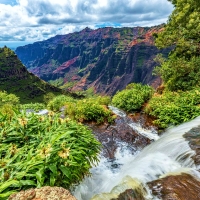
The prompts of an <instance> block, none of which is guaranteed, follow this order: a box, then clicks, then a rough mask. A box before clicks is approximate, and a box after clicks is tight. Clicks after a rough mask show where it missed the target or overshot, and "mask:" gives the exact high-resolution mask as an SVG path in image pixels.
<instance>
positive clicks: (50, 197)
mask: <svg viewBox="0 0 200 200" xmlns="http://www.w3.org/2000/svg"><path fill="white" fill-rule="evenodd" d="M19 199H20V200H58V199H62V200H76V198H75V197H74V196H72V195H71V194H70V192H69V191H68V190H65V189H64V188H61V187H49V186H45V187H42V188H40V189H29V190H25V191H21V192H19V193H16V194H13V195H11V196H10V197H9V198H8V200H19Z"/></svg>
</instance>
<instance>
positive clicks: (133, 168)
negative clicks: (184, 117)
mask: <svg viewBox="0 0 200 200" xmlns="http://www.w3.org/2000/svg"><path fill="white" fill-rule="evenodd" d="M111 109H112V110H113V111H114V112H115V113H116V114H118V115H120V116H121V117H123V118H126V114H125V113H124V112H122V111H120V110H118V109H116V108H113V107H111ZM127 123H128V124H129V125H130V124H131V125H130V126H131V127H132V128H133V129H134V130H136V131H137V132H139V133H140V134H142V135H143V136H146V137H149V138H150V139H153V140H155V142H153V143H151V144H150V145H149V146H147V147H145V148H144V149H143V150H141V151H140V152H135V153H134V154H133V153H132V152H131V151H130V150H129V149H128V148H127V146H126V144H125V143H121V144H120V146H119V148H118V150H117V152H116V154H115V158H116V159H115V160H112V161H111V160H108V159H106V158H104V157H103V156H101V157H100V163H99V164H98V166H96V167H93V168H92V169H91V173H92V176H91V177H87V178H86V179H85V180H84V181H83V182H82V183H81V184H80V185H78V186H77V187H76V188H75V190H74V195H75V197H76V198H77V199H78V200H89V199H92V200H101V199H103V200H110V199H112V198H116V197H117V196H118V195H119V194H120V193H122V192H123V191H125V190H126V189H130V188H132V189H134V190H137V191H138V192H139V193H141V194H142V195H143V197H144V199H146V200H150V199H153V200H155V199H156V198H155V197H153V196H152V195H151V193H150V191H149V189H148V187H147V186H146V183H147V182H150V181H153V180H156V179H158V178H160V177H162V176H165V175H166V174H170V173H172V174H173V173H175V174H177V173H180V172H182V171H184V172H190V171H192V170H194V169H196V166H195V164H194V162H193V160H192V158H191V157H192V156H193V155H194V151H193V150H191V149H190V147H189V145H188V143H187V141H185V139H184V138H183V137H182V136H183V134H184V133H185V132H187V131H189V130H190V129H191V128H193V127H196V126H198V125H199V124H200V117H198V118H196V119H194V120H192V121H190V122H187V123H184V124H182V125H180V126H177V127H174V128H171V129H169V130H167V131H166V132H165V133H164V134H163V135H162V136H161V137H160V138H159V137H158V136H157V135H156V133H155V131H154V130H146V129H143V128H141V126H140V124H136V123H133V122H130V121H129V120H127Z"/></svg>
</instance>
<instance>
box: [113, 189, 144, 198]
mask: <svg viewBox="0 0 200 200" xmlns="http://www.w3.org/2000/svg"><path fill="white" fill-rule="evenodd" d="M111 200H145V198H144V197H143V196H142V194H137V193H135V191H134V190H133V189H129V190H126V191H124V192H123V193H121V194H120V195H119V197H118V198H115V199H111Z"/></svg>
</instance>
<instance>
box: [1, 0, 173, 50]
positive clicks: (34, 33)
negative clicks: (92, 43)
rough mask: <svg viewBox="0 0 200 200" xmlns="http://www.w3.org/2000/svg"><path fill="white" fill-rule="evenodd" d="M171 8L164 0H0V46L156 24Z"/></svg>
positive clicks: (165, 19) (163, 18)
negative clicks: (89, 29) (110, 28)
mask: <svg viewBox="0 0 200 200" xmlns="http://www.w3.org/2000/svg"><path fill="white" fill-rule="evenodd" d="M172 10H173V6H172V5H171V3H170V2H168V1H167V0H0V46H2V45H4V44H5V45H8V46H9V45H11V44H14V43H16V44H18V46H19V44H27V43H33V42H35V41H41V40H45V39H48V38H50V37H53V36H55V35H63V34H67V33H72V32H75V31H80V30H82V29H84V28H85V27H90V28H92V29H96V28H101V27H105V26H112V27H135V26H153V25H159V24H161V23H166V22H167V19H168V16H169V15H170V13H171V12H172ZM7 41H9V42H7Z"/></svg>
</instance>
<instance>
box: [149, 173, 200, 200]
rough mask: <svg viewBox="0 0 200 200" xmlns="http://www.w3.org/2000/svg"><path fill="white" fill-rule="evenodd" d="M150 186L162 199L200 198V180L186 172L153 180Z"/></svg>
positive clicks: (187, 199)
mask: <svg viewBox="0 0 200 200" xmlns="http://www.w3.org/2000/svg"><path fill="white" fill-rule="evenodd" d="M148 186H149V188H150V189H151V190H152V194H153V195H154V196H156V197H158V198H160V199H162V200H198V199H200V181H199V180H197V179H196V178H194V177H193V176H192V175H190V174H186V173H183V174H181V175H175V176H167V177H164V178H162V179H159V180H155V181H152V182H150V183H148Z"/></svg>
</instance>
